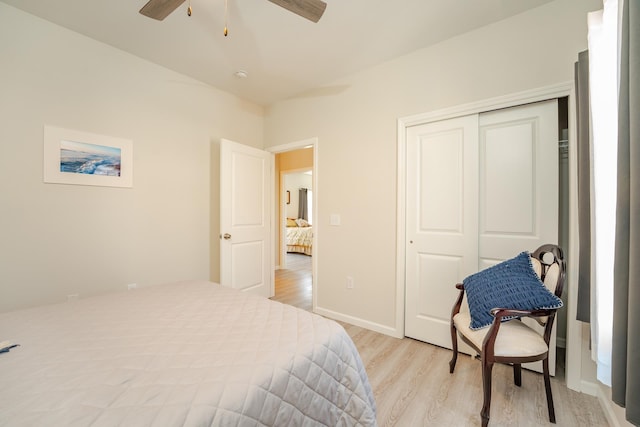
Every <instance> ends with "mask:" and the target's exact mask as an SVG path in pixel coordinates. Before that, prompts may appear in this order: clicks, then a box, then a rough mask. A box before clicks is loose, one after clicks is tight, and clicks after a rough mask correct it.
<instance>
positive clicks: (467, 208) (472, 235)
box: [405, 115, 478, 348]
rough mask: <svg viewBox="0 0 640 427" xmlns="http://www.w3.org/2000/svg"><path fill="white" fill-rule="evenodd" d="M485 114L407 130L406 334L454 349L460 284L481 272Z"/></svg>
mask: <svg viewBox="0 0 640 427" xmlns="http://www.w3.org/2000/svg"><path fill="white" fill-rule="evenodd" d="M477 153H478V116H477V115H472V116H467V117H461V118H455V119H451V120H445V121H440V122H435V123H428V124H424V125H420V126H414V127H411V128H408V129H407V198H406V200H407V209H406V212H407V218H406V227H407V236H406V257H407V259H406V290H405V295H406V299H405V335H407V336H409V337H413V338H416V339H419V340H421V341H426V342H430V343H433V344H436V345H439V346H442V347H448V348H451V334H450V327H449V319H450V315H451V307H452V305H453V302H454V300H455V298H456V295H457V293H458V291H457V290H456V289H455V287H454V286H455V284H456V283H458V282H460V281H461V280H462V279H463V278H464V277H466V276H467V275H469V274H471V273H473V272H475V271H476V270H477V268H478V184H477V176H478V157H477Z"/></svg>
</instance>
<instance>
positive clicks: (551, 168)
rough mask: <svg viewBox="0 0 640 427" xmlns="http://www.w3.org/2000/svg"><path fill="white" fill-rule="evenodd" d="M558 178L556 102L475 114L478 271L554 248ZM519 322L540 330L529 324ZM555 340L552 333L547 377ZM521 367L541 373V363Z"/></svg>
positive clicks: (555, 241)
mask: <svg viewBox="0 0 640 427" xmlns="http://www.w3.org/2000/svg"><path fill="white" fill-rule="evenodd" d="M558 176H559V159H558V106H557V101H556V100H552V101H545V102H538V103H535V104H529V105H524V106H520V107H513V108H508V109H505V110H499V111H493V112H489V113H484V114H481V115H480V217H479V221H480V230H479V231H480V239H479V260H480V261H479V264H480V265H479V267H480V269H484V268H487V267H489V266H491V265H494V264H497V263H498V262H500V261H503V260H505V259H508V258H512V257H513V256H515V255H517V254H518V253H519V252H521V251H523V250H529V251H534V250H535V249H536V248H538V247H539V246H540V245H542V244H545V243H556V244H557V242H558V222H559V217H558V209H559V208H558V203H559V202H558V191H559V190H558V187H559V178H558ZM524 321H525V322H526V323H527V324H529V325H531V326H534V327H536V328H537V329H539V331H542V328H541V327H540V326H539V325H538V324H537V323H536V322H535V321H534V320H532V319H524ZM554 327H555V325H554ZM555 340H556V334H555V331H554V332H553V334H552V336H551V341H550V343H549V345H550V350H549V369H550V372H551V375H554V374H555V360H556V351H555V350H556V345H555ZM525 367H527V368H529V369H534V370H536V371H539V372H542V362H535V363H532V364H531V363H530V364H527V365H525Z"/></svg>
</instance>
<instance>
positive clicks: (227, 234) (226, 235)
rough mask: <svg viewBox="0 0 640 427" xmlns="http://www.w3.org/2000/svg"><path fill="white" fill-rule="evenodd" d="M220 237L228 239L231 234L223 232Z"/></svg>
mask: <svg viewBox="0 0 640 427" xmlns="http://www.w3.org/2000/svg"><path fill="white" fill-rule="evenodd" d="M222 237H223V238H224V240H229V239H231V234H229V233H224V235H223V236H222Z"/></svg>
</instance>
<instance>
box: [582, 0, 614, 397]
mask: <svg viewBox="0 0 640 427" xmlns="http://www.w3.org/2000/svg"><path fill="white" fill-rule="evenodd" d="M588 26H589V36H588V37H589V89H590V100H591V114H592V129H591V131H592V132H591V135H592V152H591V154H592V159H591V160H592V163H591V164H592V168H593V169H592V177H593V187H592V188H593V194H592V198H593V199H592V200H593V203H592V209H593V212H592V218H593V221H592V227H593V230H592V245H591V246H592V248H595V249H594V250H593V252H592V254H593V255H592V256H593V259H592V268H593V269H594V270H593V275H592V277H594V278H595V280H594V281H593V282H592V297H591V301H592V305H591V336H592V343H593V345H592V357H593V359H594V360H595V361H596V363H597V367H598V368H597V377H598V380H599V381H600V382H602V383H603V384H606V385H609V386H610V385H611V341H612V339H611V337H612V329H613V265H614V264H613V263H614V255H615V230H616V176H617V141H618V114H617V111H618V0H604V9H603V10H601V11H598V12H593V13H590V14H589V16H588Z"/></svg>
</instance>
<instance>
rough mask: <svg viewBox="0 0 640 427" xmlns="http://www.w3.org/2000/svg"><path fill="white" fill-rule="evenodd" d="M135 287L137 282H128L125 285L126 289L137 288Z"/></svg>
mask: <svg viewBox="0 0 640 427" xmlns="http://www.w3.org/2000/svg"><path fill="white" fill-rule="evenodd" d="M137 288H138V284H137V283H129V284H128V285H127V289H128V290H132V289H137Z"/></svg>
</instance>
